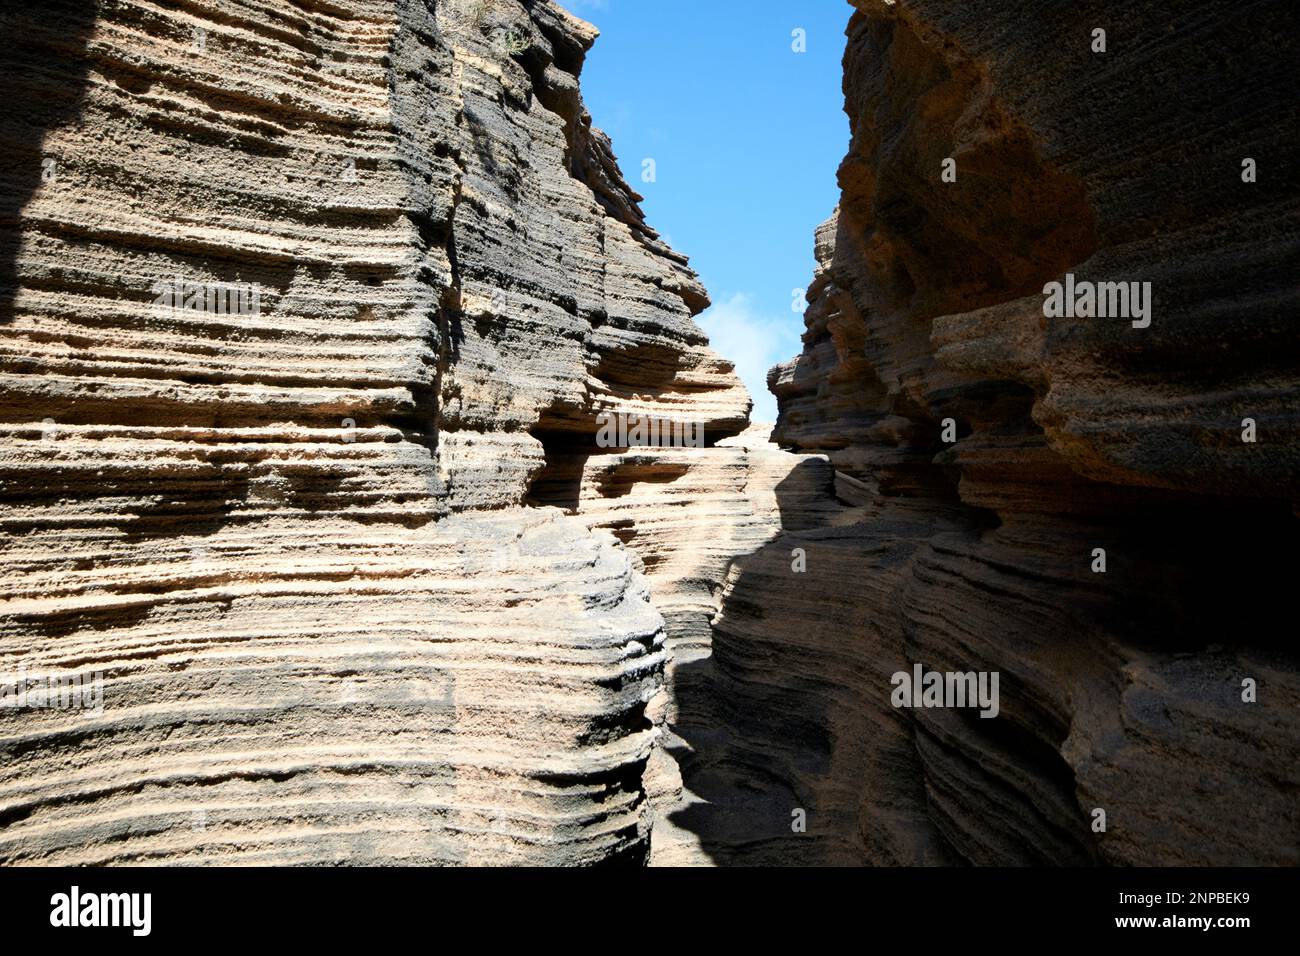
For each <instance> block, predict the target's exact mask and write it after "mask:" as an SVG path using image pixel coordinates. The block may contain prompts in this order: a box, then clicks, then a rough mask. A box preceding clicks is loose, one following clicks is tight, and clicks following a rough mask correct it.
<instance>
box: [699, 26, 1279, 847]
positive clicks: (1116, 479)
mask: <svg viewBox="0 0 1300 956" xmlns="http://www.w3.org/2000/svg"><path fill="white" fill-rule="evenodd" d="M855 6H856V7H857V8H858V10H857V13H856V14H855V15H854V17H853V19H852V21H851V23H850V25H849V27H848V38H849V42H848V48H847V52H846V56H845V95H846V110H847V112H848V115H849V118H850V122H851V127H852V144H851V147H850V152H849V155H848V157H847V158H846V159H845V161H844V163H843V165H842V166H841V168H840V172H839V179H840V185H841V187H842V191H843V195H842V200H841V204H840V208H839V210H838V211H837V214H836V215H835V216H834V217H833V218H832V219H831V220H830V221H829V222H828V223H826V224H825V225H824V226H823V227H822V228H821V229H820V230H819V231H818V234H817V256H818V259H819V262H820V264H821V265H820V269H819V272H818V275H817V278H816V281H815V283H814V284H813V286H812V287H811V288H810V290H809V293H808V299H809V308H808V311H807V315H806V319H805V321H806V325H807V331H806V333H805V335H804V350H803V353H802V354H801V355H800V356H799V357H798V358H796V359H795V360H793V361H791V362H789V363H787V364H785V365H782V366H778V367H777V368H776V369H774V370H773V371H772V373H771V375H770V377H769V383H770V385H771V387H772V390H773V391H774V392H775V394H776V395H777V397H778V399H779V403H780V418H779V421H778V424H777V427H776V430H775V432H774V439H775V440H776V441H777V442H779V443H780V444H781V445H783V446H785V447H787V448H790V449H794V450H797V451H800V452H824V453H825V454H826V455H827V456H828V457H829V459H830V461H831V462H832V463H833V465H834V468H835V469H836V472H837V478H836V482H835V484H836V488H837V491H836V494H835V497H836V499H837V501H838V502H839V509H840V510H839V513H838V515H837V516H835V517H823V519H822V520H821V521H820V522H819V523H817V524H816V525H814V526H812V527H807V526H804V527H799V526H797V525H796V526H794V527H793V528H792V526H791V525H787V526H786V529H787V530H786V532H785V533H784V534H782V535H781V536H779V537H778V538H776V539H774V540H773V541H771V542H770V543H768V544H767V545H766V546H765V547H764V548H762V549H760V550H758V551H757V552H756V553H754V554H753V555H750V556H748V557H746V558H744V559H742V560H740V561H738V562H737V563H736V565H735V566H733V568H732V570H731V572H730V574H729V576H728V580H727V585H726V589H725V592H724V593H723V594H722V596H721V598H720V613H719V614H718V617H717V619H716V620H715V625H714V631H715V633H714V637H713V654H712V657H711V658H709V659H708V660H705V661H701V662H698V663H697V664H696V665H695V673H693V674H690V675H683V673H682V671H683V670H684V668H683V667H681V666H680V665H679V667H678V675H677V678H676V682H677V689H676V696H677V701H678V707H679V711H680V716H679V719H678V722H677V728H676V729H677V733H678V734H679V735H680V736H681V738H682V739H683V740H684V741H685V744H686V745H687V747H688V749H689V754H690V756H689V758H688V759H685V760H684V761H683V764H682V768H683V777H684V781H685V785H686V787H687V789H688V790H689V791H692V792H694V793H696V794H699V795H700V796H701V797H702V798H703V799H702V800H701V801H700V802H698V803H696V804H694V805H693V806H690V807H688V808H686V809H684V810H682V811H681V812H679V813H678V814H677V816H676V819H677V822H678V823H679V824H680V825H683V826H685V827H687V828H688V829H690V830H691V831H693V832H694V833H695V834H697V836H698V838H699V843H700V844H701V845H702V846H703V847H704V849H705V850H706V851H707V854H708V856H710V857H711V858H712V859H714V860H717V861H723V862H728V861H739V862H871V863H922V862H944V863H976V864H1043V863H1053V864H1065V863H1093V862H1103V863H1117V864H1192V863H1202V864H1246V863H1260V864H1296V863H1300V798H1298V795H1300V661H1298V660H1297V655H1296V651H1295V648H1294V646H1293V643H1294V642H1293V641H1291V640H1290V636H1289V631H1290V630H1292V629H1293V628H1289V626H1287V625H1284V624H1283V622H1284V621H1287V620H1289V618H1290V616H1291V615H1290V613H1289V612H1290V606H1289V593H1290V590H1291V586H1292V585H1291V583H1290V581H1289V579H1290V578H1293V576H1294V558H1295V554H1296V553H1297V552H1296V546H1297V544H1300V536H1298V535H1297V524H1296V520H1295V509H1296V504H1297V499H1296V490H1297V488H1298V487H1300V360H1298V356H1297V349H1296V337H1295V319H1294V316H1295V314H1296V308H1297V305H1300V290H1298V289H1297V285H1296V275H1297V266H1300V216H1298V213H1300V205H1298V204H1300V193H1298V192H1297V189H1296V176H1297V174H1296V170H1297V165H1296V159H1297V156H1296V150H1297V146H1296V143H1297V136H1296V124H1295V113H1294V109H1293V106H1294V103H1293V98H1294V87H1293V86H1292V83H1293V80H1294V77H1293V76H1292V75H1291V74H1292V73H1293V71H1292V70H1291V69H1290V67H1289V66H1287V65H1285V64H1286V63H1287V62H1288V61H1293V60H1294V57H1295V53H1296V47H1297V37H1298V36H1300V30H1297V14H1296V9H1295V7H1294V5H1281V4H1256V5H1249V4H1247V5H1242V4H1229V3H1209V4H1206V3H1174V4H1163V5H1155V6H1154V7H1153V6H1151V5H1146V6H1143V5H1137V6H1132V5H1130V6H1127V7H1122V8H1120V7H1117V6H1116V5H1114V4H1100V3H1096V4H1090V3H1083V4H1066V5H1060V4H1057V5H1045V6H1042V7H1041V8H1040V7H1035V9H1034V13H1033V16H1032V17H1027V16H1026V15H1025V10H1024V5H1023V4H1018V3H1012V2H993V3H984V4H953V3H948V2H942V0H898V2H896V3H895V2H887V0H857V2H856V3H855ZM1096 26H1100V27H1104V28H1105V29H1106V30H1107V34H1108V52H1107V53H1106V54H1104V55H1102V54H1094V53H1093V52H1091V50H1090V41H1091V30H1092V28H1093V27H1096ZM1261 49H1267V50H1269V51H1270V53H1269V55H1267V56H1260V55H1259V51H1260V50H1261ZM947 157H953V158H955V160H956V168H957V180H956V182H953V183H945V182H943V181H942V179H941V170H942V163H943V160H944V159H945V158H947ZM1244 157H1251V158H1254V159H1255V160H1256V161H1257V163H1258V168H1259V170H1260V171H1261V172H1260V176H1259V181H1258V182H1256V183H1253V184H1252V183H1244V182H1243V181H1242V178H1241V172H1242V159H1243V158H1244ZM1264 171H1267V173H1265V172H1264ZM1067 271H1070V272H1073V273H1074V274H1076V276H1077V277H1078V278H1080V279H1090V280H1122V281H1147V282H1151V283H1152V284H1153V288H1154V311H1153V317H1152V322H1151V325H1150V327H1149V328H1145V329H1138V328H1134V327H1132V325H1131V323H1130V322H1129V321H1128V320H1127V319H1125V318H1107V319H1098V318H1078V319H1064V318H1062V319H1045V318H1044V311H1043V302H1044V296H1043V294H1042V292H1043V286H1044V284H1045V283H1046V282H1048V281H1051V280H1055V279H1060V278H1062V277H1063V275H1064V273H1066V272H1067ZM946 418H951V419H953V420H954V421H955V423H956V426H957V429H956V435H957V439H958V440H957V441H956V442H955V443H947V442H945V441H944V440H943V435H942V423H943V420H944V419H946ZM1243 418H1253V419H1255V421H1256V423H1257V426H1258V441H1257V442H1255V443H1245V442H1243V441H1242V420H1243ZM811 467H817V466H816V464H815V462H812V463H807V464H804V465H801V466H800V468H811ZM786 487H787V486H786V484H784V483H783V484H780V485H778V486H777V499H778V503H781V502H783V501H784V500H785V498H786V496H785V494H784V492H785V489H786ZM801 510H802V511H803V512H804V513H808V508H807V506H806V504H804V505H801ZM794 548H803V549H805V552H806V557H807V571H806V573H804V574H799V573H795V572H794V571H792V566H791V554H792V550H793V549H794ZM1094 548H1104V549H1105V550H1106V554H1107V561H1108V564H1107V568H1106V571H1105V573H1094V572H1093V570H1092V564H1093V560H1094V558H1093V549H1094ZM915 662H920V663H922V664H923V665H924V666H925V667H926V668H927V669H928V670H939V671H997V672H999V674H1000V700H1001V712H1000V714H999V715H998V716H997V717H996V718H995V719H981V718H980V717H978V716H977V715H976V712H975V711H974V710H965V709H952V708H941V709H903V708H899V709H895V708H894V707H892V706H891V704H890V693H891V690H892V687H891V684H890V677H891V675H892V673H894V672H896V671H904V670H905V671H910V670H911V667H912V665H913V663H915ZM1244 678H1251V679H1253V680H1254V681H1255V682H1257V685H1258V701H1257V702H1255V703H1247V702H1244V701H1243V698H1242V692H1243V686H1242V681H1243V679H1244ZM1095 808H1101V809H1104V810H1105V812H1106V829H1105V831H1104V832H1096V831H1094V829H1093V827H1092V824H1093V822H1094V819H1095V818H1094V816H1093V811H1094V809H1095ZM795 809H803V810H804V811H805V812H806V814H807V832H806V833H797V832H792V813H793V811H794V810H795Z"/></svg>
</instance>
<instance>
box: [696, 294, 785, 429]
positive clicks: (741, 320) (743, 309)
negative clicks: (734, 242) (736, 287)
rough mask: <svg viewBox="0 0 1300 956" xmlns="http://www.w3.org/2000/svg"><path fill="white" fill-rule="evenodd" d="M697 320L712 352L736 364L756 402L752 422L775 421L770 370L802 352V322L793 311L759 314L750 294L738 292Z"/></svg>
mask: <svg viewBox="0 0 1300 956" xmlns="http://www.w3.org/2000/svg"><path fill="white" fill-rule="evenodd" d="M696 321H697V322H699V324H700V326H701V327H702V328H703V329H704V331H705V332H706V333H708V336H709V343H710V344H711V345H712V346H713V351H715V352H717V353H718V354H719V355H721V356H722V357H723V358H726V359H730V360H731V361H733V362H735V363H736V374H737V375H739V376H740V379H741V381H743V382H744V383H745V387H746V388H748V389H749V394H750V396H751V397H753V399H754V411H753V413H752V414H751V415H750V418H751V420H753V421H756V422H775V421H776V398H775V397H774V396H773V395H772V393H771V392H769V391H768V390H767V370H768V369H769V368H771V367H772V366H773V365H775V364H776V363H778V362H784V361H786V360H787V359H791V358H794V357H795V355H797V354H798V353H799V349H800V347H801V346H800V341H799V337H800V335H801V334H802V333H803V321H802V319H801V318H800V317H799V316H797V315H795V314H794V313H793V312H791V313H789V314H788V316H785V315H782V314H781V313H780V312H776V313H774V314H764V313H760V312H759V311H758V310H757V309H756V308H755V307H754V304H753V301H752V299H751V297H750V296H749V295H746V294H745V293H743V292H738V293H736V294H735V295H733V296H732V297H731V298H730V299H728V300H727V301H726V302H722V303H719V304H718V305H715V306H713V307H712V308H710V309H708V310H707V311H705V312H703V313H702V314H701V315H700V316H699V317H698V318H697V319H696Z"/></svg>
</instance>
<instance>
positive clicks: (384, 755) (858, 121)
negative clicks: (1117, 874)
mask: <svg viewBox="0 0 1300 956" xmlns="http://www.w3.org/2000/svg"><path fill="white" fill-rule="evenodd" d="M852 6H853V7H854V8H856V9H850V7H849V6H848V5H846V7H845V15H846V20H847V22H848V27H847V36H848V47H847V52H846V55H845V59H844V90H843V92H844V107H845V111H846V112H847V114H848V117H849V121H850V127H851V132H852V142H851V145H850V149H849V154H848V156H847V157H846V158H845V160H844V162H843V164H842V165H841V167H840V169H839V174H838V175H839V186H840V189H841V192H842V198H841V202H840V205H839V208H838V209H837V210H836V211H835V213H834V215H832V217H831V218H830V219H829V220H828V221H827V222H826V223H825V224H824V225H823V226H822V227H821V228H820V229H819V230H818V232H817V235H816V239H815V242H816V259H817V261H818V263H819V265H818V271H817V274H816V276H815V278H814V281H813V283H812V285H811V286H810V287H809V289H808V296H807V298H808V310H807V313H806V315H805V319H804V324H805V326H806V331H805V333H804V336H803V351H802V353H801V354H800V355H799V356H797V357H795V358H793V359H792V360H791V361H789V362H787V363H785V364H783V365H781V366H778V367H777V368H775V369H773V370H772V373H771V374H770V376H769V384H770V387H771V389H772V391H773V392H774V394H775V395H776V397H777V399H778V403H779V408H780V416H779V420H778V421H777V423H776V425H775V429H774V430H773V429H772V428H771V426H762V425H756V424H751V422H750V415H749V410H750V407H751V403H750V399H749V396H748V395H747V393H746V391H745V389H744V387H743V386H742V385H741V383H740V381H739V379H738V378H737V376H736V374H735V370H734V368H733V366H732V363H731V362H730V361H728V360H727V358H726V357H725V356H720V355H718V354H716V353H715V352H714V351H713V350H712V349H711V348H710V346H709V343H708V340H707V338H706V336H705V335H704V333H703V332H702V331H701V329H700V327H699V325H697V324H696V322H695V317H696V316H697V315H699V313H700V312H702V311H703V310H704V309H705V308H707V306H708V304H709V298H708V293H707V292H706V290H705V289H704V288H703V286H702V285H701V283H700V281H699V279H698V278H697V276H696V275H695V273H694V272H693V271H692V269H691V267H690V264H689V262H688V260H687V259H686V257H685V256H683V255H682V254H680V253H678V252H677V251H675V250H674V249H672V248H670V247H669V246H668V245H667V244H666V243H665V242H664V241H663V240H662V239H661V238H660V235H659V234H658V233H657V232H656V231H655V230H654V229H653V228H652V227H651V226H650V224H648V223H647V222H646V219H645V217H644V215H643V214H642V211H641V209H640V206H639V203H640V201H641V197H640V196H638V195H637V193H636V192H635V191H634V190H633V189H632V188H631V186H629V184H628V183H627V182H626V180H625V178H624V176H623V174H622V173H621V172H620V169H619V166H618V163H617V161H616V159H615V153H614V145H613V144H611V142H610V141H609V139H608V138H607V137H606V136H605V135H604V134H603V133H602V132H601V131H600V130H599V129H598V128H597V127H596V126H594V125H593V122H592V117H591V115H590V114H589V113H588V111H587V109H586V107H585V106H584V103H583V99H582V96H581V93H580V91H579V84H578V78H579V75H580V73H581V70H582V66H583V61H584V58H585V56H586V54H587V52H588V51H589V49H590V48H591V46H592V44H593V43H594V42H595V41H596V31H595V29H594V28H593V27H592V26H591V25H590V24H587V23H586V22H584V21H582V20H580V19H578V18H576V17H575V16H572V15H571V14H569V13H567V12H566V11H565V10H564V9H562V7H561V6H560V5H559V4H558V3H555V2H552V0H186V2H185V3H182V4H163V5H159V4H156V3H153V2H149V0H99V2H95V0H50V2H47V3H45V4H43V5H42V7H41V9H40V10H39V11H37V10H35V9H7V10H6V11H5V12H4V13H3V20H2V21H0V32H2V39H3V42H0V84H2V85H3V88H4V93H5V96H4V98H3V103H2V104H0V137H2V138H3V142H4V145H5V149H4V154H3V155H4V158H3V160H0V162H3V172H2V174H0V180H2V182H3V184H2V186H0V203H2V206H0V394H2V396H3V403H2V404H0V522H2V523H3V537H2V538H0V677H8V675H12V674H15V673H19V672H21V673H22V674H26V675H38V674H39V675H46V674H90V673H100V674H102V680H103V684H102V707H96V708H89V709H81V710H68V709H59V708H49V707H27V708H24V707H13V706H5V707H0V862H3V863H6V864H28V865H30V864H38V865H52V864H110V865H111V864H137V863H169V864H170V863H184V864H220V863H234V864H317V865H321V864H440V865H441V864H548V865H551V864H556V865H574V864H633V865H641V864H647V863H649V864H653V865H688V864H730V863H749V864H753V863H775V864H1243V863H1255V864H1289V865H1295V864H1297V863H1300V660H1298V659H1297V656H1296V653H1295V650H1294V648H1293V647H1292V646H1291V645H1292V641H1291V640H1290V639H1288V638H1287V637H1286V633H1288V632H1289V629H1288V627H1287V625H1286V624H1284V623H1283V622H1285V621H1286V620H1287V615H1286V611H1287V609H1288V608H1287V605H1286V599H1287V596H1288V590H1287V588H1288V585H1289V584H1290V582H1291V581H1292V580H1293V579H1294V572H1295V556H1296V553H1297V551H1296V546H1297V543H1300V542H1298V541H1297V524H1296V517H1297V494H1296V489H1297V488H1300V361H1298V359H1300V353H1298V350H1297V347H1296V346H1297V340H1296V335H1295V331H1294V315H1295V309H1296V306H1297V303H1298V300H1300V291H1298V290H1297V285H1296V281H1295V278H1296V274H1297V271H1296V270H1297V266H1300V190H1298V189H1297V188H1296V187H1297V181H1296V179H1297V177H1296V172H1295V171H1296V168H1297V159H1298V158H1300V157H1297V156H1296V136H1295V132H1296V129H1295V126H1296V124H1295V120H1294V117H1293V103H1292V101H1293V90H1292V84H1293V79H1292V77H1291V73H1292V72H1293V70H1292V69H1291V67H1292V65H1293V64H1294V62H1295V56H1294V55H1295V52H1296V47H1297V44H1298V43H1300V41H1298V40H1297V37H1300V31H1298V30H1297V27H1300V23H1297V19H1298V16H1297V13H1296V12H1295V11H1294V10H1292V9H1289V8H1284V7H1282V6H1280V5H1276V4H1253V5H1252V4H1227V3H1190V2H1180V3H1174V4H1168V5H1164V6H1163V7H1162V9H1161V10H1160V11H1158V12H1155V13H1152V12H1146V13H1141V12H1138V11H1135V10H1132V9H1128V8H1125V9H1123V10H1115V9H1111V5H1102V4H1089V3H1084V4H1073V5H1070V6H1069V8H1068V9H1067V8H1065V7H1059V8H1058V7H1051V8H1049V9H1044V10H1042V11H1039V12H1038V13H1037V14H1036V17H1037V19H1036V20H1035V21H1034V22H1033V23H1032V24H1026V22H1025V18H1024V13H1023V9H1022V8H1021V5H1017V4H1013V3H1011V2H1010V0H995V2H992V3H988V4H982V5H980V6H979V9H975V8H973V7H970V6H969V5H965V6H962V5H955V4H951V3H943V2H940V0H897V2H892V0H854V3H853V4H852ZM850 14H851V19H849V16H850ZM1099 24H1104V26H1105V27H1106V30H1107V33H1108V37H1109V41H1110V48H1109V50H1108V52H1107V53H1106V54H1105V55H1104V56H1098V55H1097V54H1095V53H1093V52H1092V51H1091V50H1090V49H1089V32H1090V30H1091V29H1092V28H1093V27H1094V26H1096V25H1099ZM1264 40H1266V41H1267V42H1264ZM1261 43H1262V44H1263V48H1264V49H1266V50H1268V51H1269V55H1259V53H1258V48H1259V47H1260V44H1261ZM684 108H685V107H684ZM1246 157H1250V158H1252V159H1253V160H1254V161H1255V162H1256V163H1258V168H1259V180H1258V181H1257V182H1256V181H1252V182H1245V181H1243V177H1242V162H1243V159H1244V158H1246ZM950 159H951V160H953V161H954V164H953V168H954V169H955V178H952V179H951V180H948V179H945V178H944V177H943V175H942V173H943V170H944V168H945V165H946V164H945V161H946V160H950ZM824 174H825V175H826V176H828V177H829V176H831V175H833V174H834V173H833V171H832V170H825V171H824ZM661 225H662V224H661ZM1067 274H1070V275H1073V276H1074V277H1076V278H1077V279H1079V280H1080V281H1094V282H1109V281H1115V282H1118V281H1124V282H1129V281H1140V282H1149V283H1150V284H1151V286H1150V287H1151V289H1152V290H1153V294H1152V296H1151V298H1150V299H1149V301H1148V304H1149V305H1150V306H1151V319H1150V323H1149V325H1147V326H1145V327H1138V324H1135V323H1130V322H1129V321H1128V320H1127V319H1126V318H1115V317H1111V318H1064V317H1061V318H1045V313H1044V294H1043V292H1044V287H1045V285H1046V284H1047V283H1050V282H1053V281H1064V278H1065V276H1066V275H1067ZM232 302H237V303H238V304H237V306H232V305H231V304H230V303H232ZM611 416H615V417H622V418H631V419H633V420H650V419H653V420H656V421H659V420H663V421H673V422H677V423H684V424H686V425H688V426H689V427H690V428H692V429H697V430H698V431H697V432H696V433H697V434H698V435H699V436H700V437H701V439H702V440H701V441H700V442H699V443H698V446H694V445H691V444H685V445H680V446H670V447H648V446H647V447H640V446H636V445H634V444H633V443H628V444H618V443H615V444H614V445H610V444H609V443H607V442H602V441H599V440H598V434H599V432H600V429H601V426H602V423H603V422H606V421H608V420H609V419H610V417H611ZM1246 420H1249V421H1251V422H1252V428H1253V429H1254V430H1253V431H1252V439H1253V440H1250V441H1244V440H1243V429H1244V427H1245V421H1246ZM1098 549H1101V550H1102V551H1103V552H1104V555H1103V557H1102V558H1101V560H1102V561H1103V562H1104V571H1099V570H1098V564H1097V561H1098V558H1097V554H1098ZM916 663H920V664H923V665H924V666H925V667H926V668H929V669H932V670H938V671H961V672H971V671H973V672H981V673H987V672H996V673H997V674H998V675H999V676H1000V706H999V711H998V713H997V716H996V717H994V718H993V719H984V718H982V717H980V715H979V713H978V712H976V711H974V710H969V709H967V710H962V709H952V708H900V707H896V706H894V705H893V704H892V703H891V689H892V688H891V677H892V675H894V674H895V673H897V672H899V671H910V670H911V668H912V666H913V665H914V664H916ZM1243 682H1249V683H1250V685H1251V687H1252V688H1254V691H1253V692H1252V694H1251V695H1246V694H1244V693H1243V686H1244V684H1243ZM1255 695H1257V696H1255ZM1247 696H1249V697H1250V699H1249V700H1247V699H1246V698H1247ZM1098 810H1101V811H1104V819H1105V825H1104V828H1102V829H1098V827H1097V825H1096V824H1097V811H1098ZM796 819H797V820H800V821H801V822H800V823H799V824H797V825H796V824H792V820H796Z"/></svg>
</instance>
